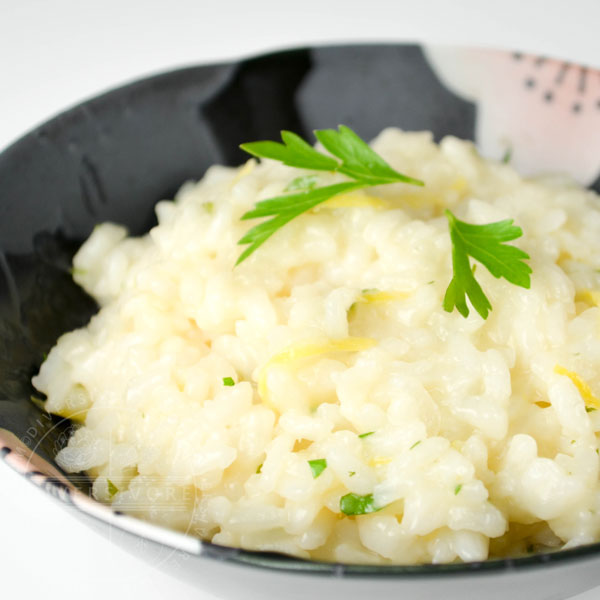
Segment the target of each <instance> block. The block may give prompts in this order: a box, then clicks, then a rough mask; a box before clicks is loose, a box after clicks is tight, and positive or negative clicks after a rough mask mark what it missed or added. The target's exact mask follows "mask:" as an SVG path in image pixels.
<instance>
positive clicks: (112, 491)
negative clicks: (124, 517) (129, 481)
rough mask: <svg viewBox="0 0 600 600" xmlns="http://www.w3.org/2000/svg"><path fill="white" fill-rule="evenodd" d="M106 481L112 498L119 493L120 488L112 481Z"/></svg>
mask: <svg viewBox="0 0 600 600" xmlns="http://www.w3.org/2000/svg"><path fill="white" fill-rule="evenodd" d="M106 481H107V483H108V494H109V496H110V497H111V498H112V497H113V496H114V495H115V494H116V493H117V492H118V491H119V488H118V487H117V486H116V485H115V484H114V483H113V482H112V481H111V480H110V479H107V480H106Z"/></svg>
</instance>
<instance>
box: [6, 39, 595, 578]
mask: <svg viewBox="0 0 600 600" xmlns="http://www.w3.org/2000/svg"><path fill="white" fill-rule="evenodd" d="M424 46H425V44H422V43H418V42H406V43H394V42H383V43H371V42H359V43H352V42H349V43H332V44H316V45H313V44H307V45H303V46H297V47H288V48H281V49H276V50H272V51H267V52H264V53H258V54H249V55H247V56H243V57H241V58H239V59H237V60H235V59H234V60H223V61H215V62H208V63H202V64H197V65H187V66H181V67H176V68H173V69H167V70H163V71H159V72H156V73H154V74H150V75H146V76H143V77H141V78H137V79H133V80H131V81H129V82H126V83H122V84H118V85H116V86H115V87H113V88H110V89H107V90H105V91H102V92H101V93H99V94H96V95H94V96H91V97H89V98H86V99H84V100H82V101H80V102H77V103H76V104H74V105H72V106H69V107H68V108H66V109H65V110H62V111H60V112H59V113H57V114H56V115H55V116H53V117H51V118H49V119H47V120H45V121H44V122H42V123H40V124H39V125H36V126H35V127H34V128H32V129H30V130H29V131H27V132H26V133H24V134H23V135H22V136H21V137H19V138H18V139H16V140H14V141H12V142H11V143H10V144H9V145H8V146H6V147H5V148H0V159H2V158H3V157H4V156H6V155H8V154H10V153H12V152H14V151H15V150H18V149H20V148H21V147H23V146H25V145H27V144H28V143H30V142H31V141H33V140H34V139H35V138H36V137H38V136H40V135H41V134H43V132H45V131H47V130H48V129H49V128H50V129H54V128H61V127H63V126H65V125H66V126H67V127H68V126H69V124H70V123H71V122H72V119H71V117H73V116H75V115H76V114H77V113H78V112H80V111H85V110H86V109H87V108H88V107H89V106H90V105H92V104H93V105H96V103H98V102H99V101H100V102H109V103H110V102H111V101H112V100H114V99H116V98H119V97H120V96H121V95H123V94H127V93H131V92H134V91H141V90H146V91H147V90H150V93H151V90H152V88H154V87H155V86H156V84H161V83H165V82H167V81H169V82H170V83H171V84H172V82H173V80H176V79H178V78H180V77H184V76H186V75H188V74H190V73H197V72H201V71H204V70H208V69H214V68H215V67H229V68H236V67H239V66H240V65H242V64H244V63H246V62H253V61H260V60H268V59H272V58H282V57H285V56H286V55H293V54H294V53H297V52H313V51H320V50H328V49H335V50H344V49H348V50H356V49H364V48H369V49H377V48H400V47H416V48H420V49H421V50H423V48H424ZM427 46H432V45H431V44H427ZM434 46H436V47H438V48H452V49H455V48H474V49H481V50H486V51H489V50H495V49H499V50H502V51H504V52H511V50H510V49H507V48H488V47H477V46H463V45H459V44H434ZM572 64H575V63H572ZM7 434H8V435H7ZM23 448H26V449H27V452H25V451H24V450H23ZM0 459H3V462H5V463H6V464H7V466H9V467H11V468H13V469H14V470H15V471H17V472H18V473H19V474H21V475H22V476H24V477H25V478H26V479H28V480H29V481H30V482H31V483H33V484H34V485H36V486H37V487H40V488H41V489H43V490H44V491H45V493H46V494H48V495H49V496H53V497H55V498H57V499H58V500H60V501H61V503H62V504H63V505H67V506H71V507H75V508H76V509H77V510H79V511H80V512H82V513H84V514H85V515H87V516H88V517H91V518H92V519H95V520H97V521H100V522H102V523H105V524H107V525H108V526H114V527H118V528H119V529H121V530H123V531H125V532H127V533H130V534H132V535H135V536H139V537H142V538H145V539H147V540H149V541H151V542H155V543H158V544H161V545H163V546H165V547H168V548H171V549H176V550H178V551H183V552H186V553H188V554H191V555H195V556H198V557H206V558H210V559H216V560H218V561H220V562H223V561H225V562H227V563H230V564H232V565H239V566H247V567H258V568H261V569H269V570H276V571H283V572H288V573H296V574H304V575H319V576H328V575H335V576H343V577H368V578H374V577H377V578H397V579H405V578H410V579H414V578H421V577H428V578H430V577H432V576H435V577H457V576H464V575H473V574H475V575H483V574H493V573H502V572H508V571H510V572H523V571H530V570H531V569H541V568H544V567H547V566H551V565H557V564H559V565H560V564H567V563H570V562H573V561H576V560H581V559H592V558H596V559H597V558H598V557H600V541H599V542H595V543H591V544H585V545H581V546H576V547H573V548H569V549H566V550H556V551H552V552H547V553H532V554H530V555H526V556H517V557H513V558H492V559H488V560H485V561H474V562H454V563H441V564H416V565H395V564H383V565H382V564H350V563H337V562H325V561H318V560H308V559H302V558H298V557H294V556H289V555H285V554H279V553H276V552H265V551H253V550H246V549H243V548H231V547H226V546H220V545H218V544H214V543H213V542H210V541H206V540H202V539H201V538H198V537H196V536H192V535H189V534H184V533H181V532H178V531H175V530H171V529H167V528H164V527H162V526H160V525H156V524H153V523H150V522H147V521H143V520H141V519H138V518H136V517H132V516H128V515H125V514H123V513H121V512H119V511H115V510H113V509H112V508H111V507H110V506H108V505H105V504H102V503H100V502H99V501H97V500H95V499H93V498H91V497H89V496H87V495H86V494H84V493H83V492H81V491H80V490H79V489H77V488H76V487H75V486H74V484H72V483H70V482H69V481H68V478H66V477H65V476H64V474H62V473H60V474H59V475H58V476H57V472H56V469H55V468H54V467H53V466H52V465H50V464H49V463H48V462H46V461H45V460H44V459H43V458H41V457H40V456H39V455H37V454H36V453H35V451H34V450H31V449H30V448H28V447H27V446H24V445H23V444H22V442H21V441H20V440H18V438H17V436H15V435H14V434H13V433H12V432H10V431H9V430H7V429H2V428H0ZM41 469H43V470H41Z"/></svg>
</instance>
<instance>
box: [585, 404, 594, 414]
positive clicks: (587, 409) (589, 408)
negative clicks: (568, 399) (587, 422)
mask: <svg viewBox="0 0 600 600" xmlns="http://www.w3.org/2000/svg"><path fill="white" fill-rule="evenodd" d="M595 410H597V409H596V408H594V407H593V406H586V407H585V412H587V413H591V412H594V411H595Z"/></svg>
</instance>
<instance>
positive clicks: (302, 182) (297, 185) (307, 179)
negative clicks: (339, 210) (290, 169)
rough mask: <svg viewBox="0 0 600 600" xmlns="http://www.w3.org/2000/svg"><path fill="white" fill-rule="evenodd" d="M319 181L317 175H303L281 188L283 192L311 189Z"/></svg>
mask: <svg viewBox="0 0 600 600" xmlns="http://www.w3.org/2000/svg"><path fill="white" fill-rule="evenodd" d="M318 181H319V177H318V175H304V176H303V177H296V179H293V180H292V181H291V182H290V183H289V184H288V185H287V186H286V188H285V189H284V190H283V191H284V192H297V191H298V190H306V191H310V190H313V189H314V188H315V187H316V186H317V183H318Z"/></svg>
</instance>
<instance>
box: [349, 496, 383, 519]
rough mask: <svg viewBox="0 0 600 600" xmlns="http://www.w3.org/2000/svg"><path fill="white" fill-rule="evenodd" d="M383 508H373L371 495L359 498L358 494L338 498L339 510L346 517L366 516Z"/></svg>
mask: <svg viewBox="0 0 600 600" xmlns="http://www.w3.org/2000/svg"><path fill="white" fill-rule="evenodd" d="M382 508H384V507H383V506H378V507H376V506H375V503H374V500H373V494H367V495H366V496H359V495H358V494H354V493H350V494H346V495H345V496H342V497H341V498H340V510H341V511H342V512H343V513H344V514H345V515H348V516H352V515H367V514H369V513H373V512H377V511H378V510H381V509H382Z"/></svg>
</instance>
